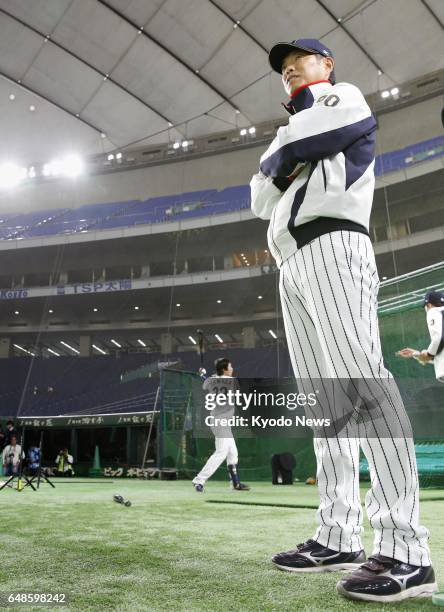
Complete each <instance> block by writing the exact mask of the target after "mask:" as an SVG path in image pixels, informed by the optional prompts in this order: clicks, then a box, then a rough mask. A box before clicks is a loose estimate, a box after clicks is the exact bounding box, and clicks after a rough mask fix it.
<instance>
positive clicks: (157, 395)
mask: <svg viewBox="0 0 444 612" xmlns="http://www.w3.org/2000/svg"><path fill="white" fill-rule="evenodd" d="M159 391H160V387H157V391H156V399H155V400H154V409H153V415H152V417H151V423H150V428H149V430H148V436H147V439H146V444H145V450H144V452H143V459H142V466H141V467H142V470H143V468H144V467H145V463H146V456H147V454H148V447H149V445H150V441H151V434H152V432H153V425H154V419H155V418H156V408H157V401H158V399H159Z"/></svg>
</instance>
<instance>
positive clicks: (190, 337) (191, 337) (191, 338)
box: [188, 336, 197, 344]
mask: <svg viewBox="0 0 444 612" xmlns="http://www.w3.org/2000/svg"><path fill="white" fill-rule="evenodd" d="M188 338H189V339H190V341H191V342H192V343H193V344H197V342H196V340H195V339H194V338H193V336H188Z"/></svg>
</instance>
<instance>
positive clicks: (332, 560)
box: [271, 540, 366, 572]
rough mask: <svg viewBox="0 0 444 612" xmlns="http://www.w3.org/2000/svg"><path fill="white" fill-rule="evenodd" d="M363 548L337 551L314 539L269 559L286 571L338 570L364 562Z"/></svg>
mask: <svg viewBox="0 0 444 612" xmlns="http://www.w3.org/2000/svg"><path fill="white" fill-rule="evenodd" d="M365 559H366V557H365V552H364V551H363V550H359V551H357V552H338V551H337V550H332V549H331V548H326V547H325V546H322V545H321V544H319V543H318V542H316V541H315V540H307V541H306V542H304V543H303V544H298V545H297V546H296V548H295V549H294V550H287V552H281V553H277V554H276V555H274V556H273V557H272V558H271V560H272V561H273V563H275V564H276V565H277V567H278V568H279V569H282V570H286V571H287V572H338V571H341V570H349V569H355V568H357V567H359V566H360V565H361V563H364V561H365Z"/></svg>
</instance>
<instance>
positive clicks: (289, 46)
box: [268, 38, 336, 85]
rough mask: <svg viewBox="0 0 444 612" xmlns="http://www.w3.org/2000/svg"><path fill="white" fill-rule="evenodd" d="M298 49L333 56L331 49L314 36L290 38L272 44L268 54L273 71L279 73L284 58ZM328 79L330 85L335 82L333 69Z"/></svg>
mask: <svg viewBox="0 0 444 612" xmlns="http://www.w3.org/2000/svg"><path fill="white" fill-rule="evenodd" d="M298 49H301V50H302V51H307V52H308V53H319V55H323V56H324V57H331V58H333V53H332V51H331V49H329V48H328V47H326V46H325V45H324V43H322V42H321V41H320V40H317V39H316V38H298V39H297V40H292V41H291V42H280V43H277V44H276V45H274V47H272V49H271V51H270V53H269V55H268V61H269V62H270V66H271V67H272V68H273V70H274V71H275V72H278V73H279V74H281V73H282V63H283V61H284V59H285V58H286V57H287V55H288V54H289V53H291V52H292V51H295V50H298ZM329 80H330V82H331V84H332V85H334V84H335V83H336V77H335V71H334V70H332V72H331V73H330V77H329Z"/></svg>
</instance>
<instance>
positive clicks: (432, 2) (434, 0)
mask: <svg viewBox="0 0 444 612" xmlns="http://www.w3.org/2000/svg"><path fill="white" fill-rule="evenodd" d="M427 4H428V5H429V7H430V8H431V10H432V11H433V12H434V13H435V15H436V16H437V18H438V19H439V20H440V21H441V23H444V2H443V1H442V0H427Z"/></svg>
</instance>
